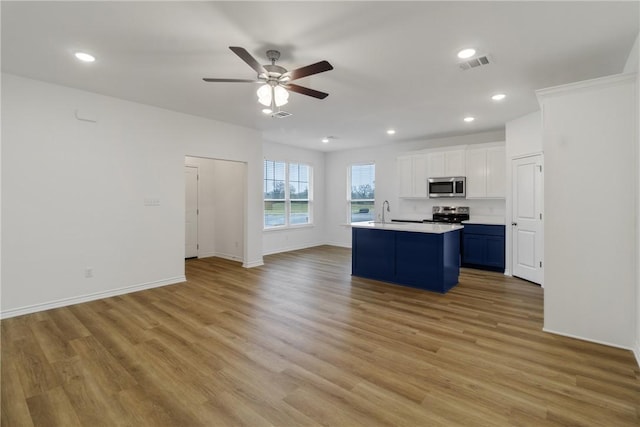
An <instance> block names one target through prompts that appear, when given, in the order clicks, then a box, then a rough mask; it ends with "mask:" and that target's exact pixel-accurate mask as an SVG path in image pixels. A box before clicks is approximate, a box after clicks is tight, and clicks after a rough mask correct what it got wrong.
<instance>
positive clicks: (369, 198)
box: [347, 163, 376, 222]
mask: <svg viewBox="0 0 640 427" xmlns="http://www.w3.org/2000/svg"><path fill="white" fill-rule="evenodd" d="M375 176H376V165H375V164H373V163H367V164H355V165H351V166H350V167H349V189H350V191H349V192H348V193H347V199H348V202H349V221H350V222H358V221H373V220H375V218H376V213H375V206H374V204H375V190H376V179H375Z"/></svg>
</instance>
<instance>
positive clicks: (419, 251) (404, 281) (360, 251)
mask: <svg viewBox="0 0 640 427" xmlns="http://www.w3.org/2000/svg"><path fill="white" fill-rule="evenodd" d="M352 230H353V231H352V265H351V267H352V274H353V275H354V276H360V277H365V278H368V279H375V280H381V281H384V282H391V283H396V284H400V285H406V286H411V287H415V288H420V289H426V290H429V291H434V292H440V293H445V292H447V291H448V290H449V289H451V288H452V287H453V286H455V285H456V284H457V283H458V275H459V273H460V230H451V231H448V232H444V233H425V232H411V231H396V230H384V229H376V228H356V227H354V228H353V229H352Z"/></svg>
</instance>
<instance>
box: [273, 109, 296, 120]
mask: <svg viewBox="0 0 640 427" xmlns="http://www.w3.org/2000/svg"><path fill="white" fill-rule="evenodd" d="M292 115H293V114H291V113H287V112H286V111H276V112H275V113H273V114H272V115H271V117H276V118H278V119H283V118H285V117H289V116H292Z"/></svg>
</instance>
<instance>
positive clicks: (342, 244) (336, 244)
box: [324, 242, 351, 249]
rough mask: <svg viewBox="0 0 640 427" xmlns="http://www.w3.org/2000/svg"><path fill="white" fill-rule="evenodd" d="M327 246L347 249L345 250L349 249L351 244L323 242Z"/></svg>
mask: <svg viewBox="0 0 640 427" xmlns="http://www.w3.org/2000/svg"><path fill="white" fill-rule="evenodd" d="M324 244H325V245H327V246H337V247H339V248H347V249H351V244H350V243H344V242H325V243H324Z"/></svg>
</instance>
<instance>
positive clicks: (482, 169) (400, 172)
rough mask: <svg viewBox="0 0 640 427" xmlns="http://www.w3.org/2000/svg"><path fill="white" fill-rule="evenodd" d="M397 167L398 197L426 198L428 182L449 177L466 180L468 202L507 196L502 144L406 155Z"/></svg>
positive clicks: (398, 162)
mask: <svg viewBox="0 0 640 427" xmlns="http://www.w3.org/2000/svg"><path fill="white" fill-rule="evenodd" d="M460 147H464V148H460ZM465 148H466V149H465ZM396 168H397V179H398V181H397V182H398V196H399V197H402V198H427V197H429V192H428V184H427V181H428V179H429V178H438V177H449V176H466V177H467V198H468V199H503V198H504V197H505V180H506V171H505V168H506V157H505V148H504V143H502V142H501V143H489V144H482V145H477V146H473V147H472V148H471V147H469V146H459V148H455V149H452V150H438V151H423V152H415V153H414V154H406V155H403V156H399V157H398V158H397V159H396Z"/></svg>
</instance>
